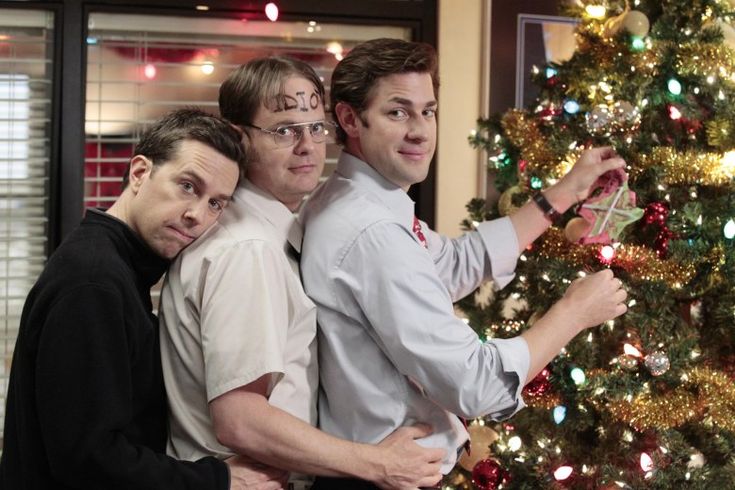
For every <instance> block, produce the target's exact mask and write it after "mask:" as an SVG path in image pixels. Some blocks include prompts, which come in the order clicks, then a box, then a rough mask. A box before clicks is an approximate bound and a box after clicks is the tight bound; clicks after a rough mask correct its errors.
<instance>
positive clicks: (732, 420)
mask: <svg viewBox="0 0 735 490" xmlns="http://www.w3.org/2000/svg"><path fill="white" fill-rule="evenodd" d="M681 379H682V384H681V385H680V386H679V387H677V388H675V389H674V390H672V391H671V392H668V393H661V394H652V393H648V392H647V393H641V394H638V395H636V396H634V397H631V398H623V399H621V400H614V401H613V400H608V401H603V400H600V399H598V398H593V400H592V403H593V404H594V405H595V406H597V407H598V408H602V407H604V408H605V409H606V410H608V411H609V412H610V413H611V414H612V415H613V417H615V418H616V419H618V420H620V421H622V422H625V423H627V424H629V425H630V426H631V427H633V428H635V429H636V430H638V431H643V430H646V429H653V428H657V429H669V428H672V427H679V426H681V425H683V424H685V423H688V422H696V421H700V422H703V423H707V424H710V423H711V424H713V425H716V426H717V427H719V428H720V429H724V430H728V431H730V432H735V386H734V384H733V381H732V379H730V378H729V377H728V376H727V375H726V374H724V373H721V372H719V371H715V370H714V369H710V368H706V367H698V368H694V369H691V370H690V371H688V372H686V373H685V374H684V375H682V377H681Z"/></svg>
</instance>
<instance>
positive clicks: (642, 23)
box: [623, 10, 651, 37]
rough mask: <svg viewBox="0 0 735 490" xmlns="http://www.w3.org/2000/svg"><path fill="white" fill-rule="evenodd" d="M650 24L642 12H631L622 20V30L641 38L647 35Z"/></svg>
mask: <svg viewBox="0 0 735 490" xmlns="http://www.w3.org/2000/svg"><path fill="white" fill-rule="evenodd" d="M650 27H651V23H650V22H649V21H648V17H646V14H644V13H643V12H640V11H638V10H631V11H630V12H628V13H627V15H626V16H625V18H624V19H623V28H624V29H625V30H627V31H628V32H630V33H631V34H633V35H634V36H639V37H643V36H645V35H646V34H648V29H650Z"/></svg>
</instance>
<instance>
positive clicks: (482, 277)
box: [423, 217, 518, 301]
mask: <svg viewBox="0 0 735 490" xmlns="http://www.w3.org/2000/svg"><path fill="white" fill-rule="evenodd" d="M423 228H424V229H425V230H427V232H426V234H427V243H428V248H429V253H430V254H431V257H432V259H433V260H434V266H435V268H436V272H437V275H438V276H439V278H440V279H441V281H442V283H443V284H444V286H445V287H446V288H447V290H448V291H449V294H450V296H451V298H452V301H457V300H459V299H461V298H463V297H465V296H467V295H468V294H469V293H471V292H472V291H474V290H475V289H476V288H477V287H478V286H479V285H480V284H481V283H482V282H483V281H487V280H493V281H494V282H495V284H496V286H497V287H499V288H503V287H505V286H506V285H507V284H508V283H509V282H510V281H511V280H512V279H513V277H514V276H515V268H516V263H517V260H518V238H517V236H516V233H515V230H514V228H513V224H512V223H511V221H510V218H507V217H505V218H500V219H496V220H492V221H485V222H483V223H480V225H479V226H478V227H477V231H470V232H467V233H465V234H464V235H462V236H461V237H459V238H447V237H445V236H442V235H439V234H438V233H436V232H434V231H431V230H429V229H428V227H427V226H426V225H424V226H423Z"/></svg>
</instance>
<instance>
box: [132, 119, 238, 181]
mask: <svg viewBox="0 0 735 490" xmlns="http://www.w3.org/2000/svg"><path fill="white" fill-rule="evenodd" d="M241 138H242V134H241V133H240V132H239V131H238V130H237V129H236V128H234V127H233V126H232V125H231V124H230V123H229V122H227V121H225V120H224V119H223V118H221V117H219V116H215V115H213V114H209V113H207V112H204V111H203V110H201V109H198V108H196V107H187V108H184V109H177V110H174V111H172V112H169V113H168V114H166V115H165V116H163V117H162V118H161V119H159V120H157V121H156V122H154V123H153V124H152V125H151V126H149V127H148V128H147V129H146V130H145V132H144V133H143V135H142V136H141V137H140V141H138V144H137V145H136V146H135V150H134V151H133V155H143V156H145V157H147V158H148V159H149V160H151V162H153V166H154V168H155V166H158V165H162V164H164V163H166V162H168V161H170V160H172V159H173V158H174V157H175V156H176V152H178V149H179V146H180V144H181V142H182V141H184V140H194V141H198V142H200V143H203V144H205V145H207V146H209V147H211V148H212V149H214V150H217V151H218V152H219V153H221V154H222V155H223V156H225V157H227V158H229V159H230V160H232V161H233V162H235V163H236V164H237V166H238V168H239V169H240V175H243V174H244V168H245V163H246V157H245V148H244V147H243V144H242V141H241ZM129 174H130V166H129V165H128V169H127V170H126V171H125V175H124V176H123V185H122V187H123V189H125V188H126V187H127V186H128V179H129Z"/></svg>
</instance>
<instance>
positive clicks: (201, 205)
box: [184, 199, 209, 226]
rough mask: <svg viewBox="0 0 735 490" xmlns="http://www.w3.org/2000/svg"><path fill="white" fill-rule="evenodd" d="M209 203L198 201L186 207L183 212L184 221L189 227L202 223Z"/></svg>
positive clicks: (202, 200) (204, 200) (203, 200)
mask: <svg viewBox="0 0 735 490" xmlns="http://www.w3.org/2000/svg"><path fill="white" fill-rule="evenodd" d="M208 207H209V203H208V202H207V200H206V199H198V200H197V201H196V202H193V203H191V204H190V205H189V206H187V208H186V210H185V211H184V219H185V220H186V222H187V224H189V225H190V226H196V225H199V224H201V223H203V222H204V220H205V217H206V215H207V212H208Z"/></svg>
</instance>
